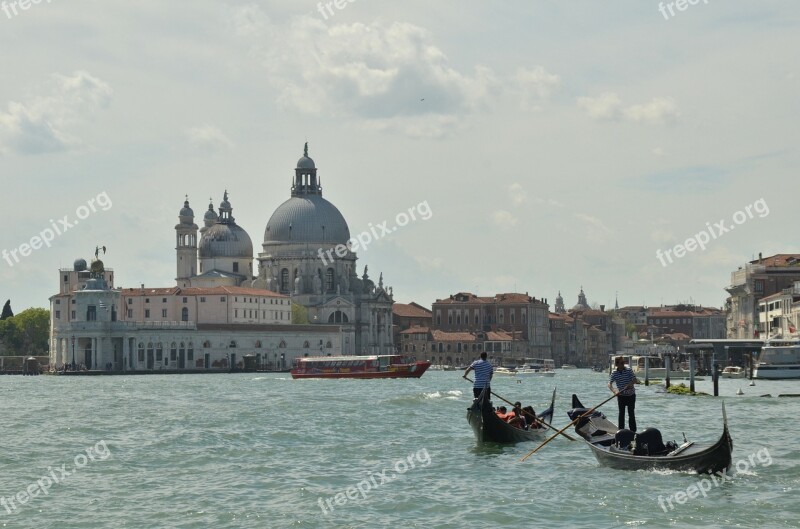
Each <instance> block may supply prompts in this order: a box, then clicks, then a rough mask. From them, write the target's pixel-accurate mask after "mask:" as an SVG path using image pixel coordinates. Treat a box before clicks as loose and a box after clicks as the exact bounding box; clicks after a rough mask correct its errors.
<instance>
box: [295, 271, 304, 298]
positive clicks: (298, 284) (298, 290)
mask: <svg viewBox="0 0 800 529" xmlns="http://www.w3.org/2000/svg"><path fill="white" fill-rule="evenodd" d="M302 289H303V272H300V271H299V270H298V271H297V277H296V278H294V293H295V294H302V293H303V292H302Z"/></svg>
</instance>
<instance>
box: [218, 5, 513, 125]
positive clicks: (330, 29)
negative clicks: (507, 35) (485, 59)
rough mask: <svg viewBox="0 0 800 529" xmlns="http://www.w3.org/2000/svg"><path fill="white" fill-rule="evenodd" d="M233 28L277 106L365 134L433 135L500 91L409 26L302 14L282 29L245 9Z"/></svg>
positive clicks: (486, 74)
mask: <svg viewBox="0 0 800 529" xmlns="http://www.w3.org/2000/svg"><path fill="white" fill-rule="evenodd" d="M233 27H234V31H235V33H236V34H237V35H238V36H239V37H241V38H243V39H245V41H246V42H247V43H248V44H249V46H250V49H251V51H252V53H254V54H255V56H256V57H258V58H259V60H260V62H261V63H262V64H263V66H264V68H265V69H266V70H267V71H268V73H269V75H270V80H271V82H272V83H273V85H274V86H275V87H276V88H277V89H278V91H279V96H278V102H279V103H280V104H281V105H283V106H284V107H287V108H292V109H295V110H298V111H300V112H303V113H306V114H310V115H316V116H329V117H353V118H356V119H361V120H364V124H365V125H366V126H367V128H370V129H374V128H376V127H377V128H379V129H382V130H392V131H395V130H396V131H401V132H403V133H405V134H408V135H409V136H412V137H425V138H429V137H439V136H442V135H444V134H447V133H448V132H449V131H450V130H452V128H453V127H452V122H454V121H456V120H457V119H458V118H459V117H461V116H463V115H465V114H468V113H470V112H473V111H475V110H476V109H479V108H481V107H483V106H485V105H487V104H488V103H489V101H490V99H491V96H490V94H492V93H493V92H495V91H496V90H493V88H496V87H498V86H500V83H499V81H498V80H497V79H496V77H495V75H494V73H493V72H492V71H491V70H489V69H488V68H485V67H481V66H476V67H475V70H474V72H472V73H471V74H469V73H462V72H460V71H458V70H456V69H455V68H454V67H453V66H451V65H450V61H449V59H448V57H447V56H446V55H445V54H444V52H443V51H442V50H440V49H439V48H438V47H437V46H436V45H435V44H434V43H433V39H432V37H431V35H430V34H429V33H428V32H427V31H426V30H424V29H423V28H421V27H419V26H415V25H413V24H408V23H402V22H394V23H384V22H381V21H376V22H372V23H369V24H364V23H353V24H336V25H326V24H324V23H323V22H322V21H321V20H319V18H315V17H311V16H302V17H297V18H295V19H293V21H292V23H291V24H290V25H289V27H281V26H277V25H275V24H273V23H272V22H271V21H270V19H269V17H267V16H266V14H264V12H263V11H261V9H260V8H258V7H256V6H249V7H243V8H240V9H238V10H237V11H236V13H235V15H234V17H233ZM395 120H396V121H397V123H393V124H389V123H386V122H387V121H395Z"/></svg>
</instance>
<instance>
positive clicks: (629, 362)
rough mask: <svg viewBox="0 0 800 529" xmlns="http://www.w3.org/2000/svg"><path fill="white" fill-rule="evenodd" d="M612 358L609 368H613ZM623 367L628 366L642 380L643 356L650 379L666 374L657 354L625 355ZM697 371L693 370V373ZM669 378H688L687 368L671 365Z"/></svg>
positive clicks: (643, 369)
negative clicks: (676, 367)
mask: <svg viewBox="0 0 800 529" xmlns="http://www.w3.org/2000/svg"><path fill="white" fill-rule="evenodd" d="M614 358H616V356H613V357H612V358H611V370H612V371H613V370H614ZM624 358H625V360H626V361H625V367H630V368H631V371H633V373H634V374H635V375H636V378H638V379H639V380H641V381H642V382H644V378H645V377H644V375H645V358H647V374H648V376H649V377H650V378H651V379H664V378H666V375H667V368H666V367H665V366H664V359H663V358H661V357H659V356H636V355H633V356H625V357H624ZM696 374H697V373H696V372H695V375H696ZM669 377H670V378H679V379H680V378H689V370H688V369H681V368H678V369H675V367H674V366H673V368H672V369H670V371H669Z"/></svg>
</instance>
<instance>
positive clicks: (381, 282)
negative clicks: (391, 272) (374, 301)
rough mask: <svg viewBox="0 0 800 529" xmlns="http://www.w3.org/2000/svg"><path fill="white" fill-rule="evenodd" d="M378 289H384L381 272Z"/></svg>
mask: <svg viewBox="0 0 800 529" xmlns="http://www.w3.org/2000/svg"><path fill="white" fill-rule="evenodd" d="M378 287H379V288H383V272H381V276H380V277H379V278H378Z"/></svg>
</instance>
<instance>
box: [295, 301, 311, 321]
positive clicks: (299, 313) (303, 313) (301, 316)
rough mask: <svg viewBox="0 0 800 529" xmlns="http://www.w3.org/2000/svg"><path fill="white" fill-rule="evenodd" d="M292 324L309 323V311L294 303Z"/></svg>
mask: <svg viewBox="0 0 800 529" xmlns="http://www.w3.org/2000/svg"><path fill="white" fill-rule="evenodd" d="M292 323H293V324H295V325H298V324H299V325H303V324H306V323H308V309H307V308H305V307H304V306H302V305H300V304H297V303H292Z"/></svg>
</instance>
